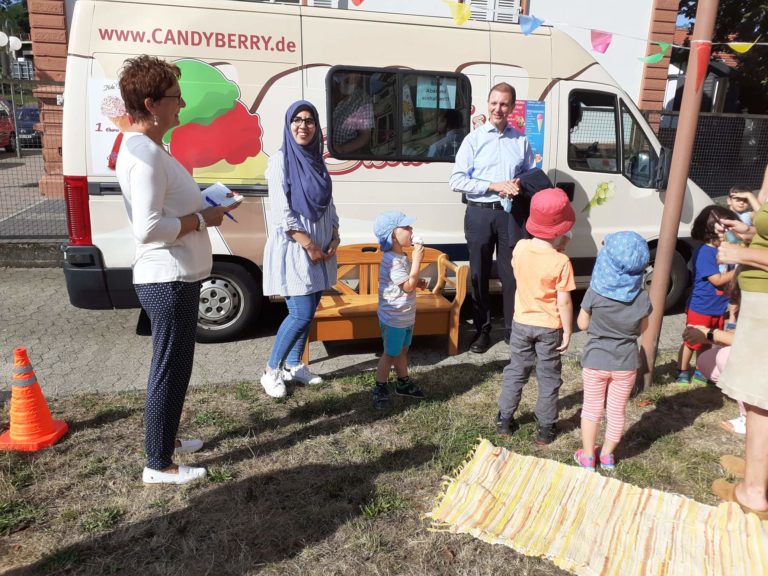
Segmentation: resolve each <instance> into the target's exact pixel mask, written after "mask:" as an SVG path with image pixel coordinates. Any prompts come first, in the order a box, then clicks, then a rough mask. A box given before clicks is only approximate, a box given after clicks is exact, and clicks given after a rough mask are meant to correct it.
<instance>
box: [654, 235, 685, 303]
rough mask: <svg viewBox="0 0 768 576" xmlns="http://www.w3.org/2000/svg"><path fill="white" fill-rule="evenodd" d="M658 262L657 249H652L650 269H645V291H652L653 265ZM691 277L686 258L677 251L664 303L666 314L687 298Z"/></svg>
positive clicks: (674, 255)
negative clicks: (684, 297)
mask: <svg viewBox="0 0 768 576" xmlns="http://www.w3.org/2000/svg"><path fill="white" fill-rule="evenodd" d="M655 260H656V248H652V249H651V257H650V260H649V261H648V267H647V268H646V269H645V279H644V283H645V289H646V290H650V288H651V280H653V264H654V262H655ZM688 284H689V275H688V264H686V262H685V258H683V255H682V254H680V252H678V251H677V250H675V253H674V254H673V255H672V268H671V271H670V275H669V287H668V288H667V298H666V300H665V301H664V312H669V311H670V310H671V309H672V308H674V307H675V306H676V305H677V304H678V303H679V302H680V300H681V299H682V298H683V296H685V292H686V290H687V289H688Z"/></svg>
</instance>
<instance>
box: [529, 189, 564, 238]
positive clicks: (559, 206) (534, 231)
mask: <svg viewBox="0 0 768 576" xmlns="http://www.w3.org/2000/svg"><path fill="white" fill-rule="evenodd" d="M574 222H576V214H575V213H574V211H573V208H571V203H570V202H569V201H568V195H567V194H566V193H565V192H563V191H562V190H560V188H547V189H545V190H541V191H539V192H536V194H534V195H533V198H532V199H531V215H530V216H529V217H528V221H527V222H526V224H525V228H526V230H528V233H529V234H530V235H531V236H535V237H536V238H542V239H544V240H554V239H555V238H557V237H558V236H562V235H563V234H565V233H566V232H568V230H570V229H571V228H573V223H574Z"/></svg>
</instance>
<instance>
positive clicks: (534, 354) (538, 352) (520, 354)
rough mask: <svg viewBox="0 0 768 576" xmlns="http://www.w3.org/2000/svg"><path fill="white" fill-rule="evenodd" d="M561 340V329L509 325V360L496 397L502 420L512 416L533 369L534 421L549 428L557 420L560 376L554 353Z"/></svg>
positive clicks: (561, 382) (559, 361)
mask: <svg viewBox="0 0 768 576" xmlns="http://www.w3.org/2000/svg"><path fill="white" fill-rule="evenodd" d="M561 339H562V330H553V329H552V328H541V327H539V326H528V325H527V324H520V323H518V322H513V323H512V333H511V335H510V338H509V353H510V360H509V364H507V366H506V367H505V368H504V375H503V377H502V380H501V396H500V397H499V411H500V412H501V417H502V418H509V417H511V416H513V415H514V414H515V411H516V410H517V407H518V406H519V405H520V397H521V396H522V395H523V386H525V385H526V383H527V382H528V377H529V376H530V375H531V371H532V370H533V367H534V366H536V380H537V381H538V383H539V397H538V399H537V400H536V409H535V411H534V412H535V414H536V419H537V420H538V421H539V425H540V426H552V425H554V423H555V422H556V421H557V396H558V393H559V391H560V386H562V384H563V380H562V378H561V376H560V373H561V369H562V366H563V363H562V357H561V356H560V352H558V351H557V347H558V346H559V345H560V342H561Z"/></svg>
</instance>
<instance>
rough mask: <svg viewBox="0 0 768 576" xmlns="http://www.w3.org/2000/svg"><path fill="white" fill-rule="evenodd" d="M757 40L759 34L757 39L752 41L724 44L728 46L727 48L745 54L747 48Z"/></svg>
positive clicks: (747, 50) (758, 38)
mask: <svg viewBox="0 0 768 576" xmlns="http://www.w3.org/2000/svg"><path fill="white" fill-rule="evenodd" d="M758 40H760V36H758V37H757V40H755V41H754V42H728V43H727V44H726V46H728V48H730V49H731V50H733V51H734V52H738V53H739V54H746V53H747V52H749V49H750V48H752V46H754V45H755V44H757V41H758Z"/></svg>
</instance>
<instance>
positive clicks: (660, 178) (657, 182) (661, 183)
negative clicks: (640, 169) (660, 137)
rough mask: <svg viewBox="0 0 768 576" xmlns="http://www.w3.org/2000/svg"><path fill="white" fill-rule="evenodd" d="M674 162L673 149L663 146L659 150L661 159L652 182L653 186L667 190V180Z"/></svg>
mask: <svg viewBox="0 0 768 576" xmlns="http://www.w3.org/2000/svg"><path fill="white" fill-rule="evenodd" d="M671 164H672V150H670V149H669V148H664V147H663V146H662V147H661V150H659V160H658V162H657V163H656V171H655V175H654V180H653V182H652V184H653V187H654V188H657V189H658V190H666V189H667V182H668V181H669V167H670V165H671Z"/></svg>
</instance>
